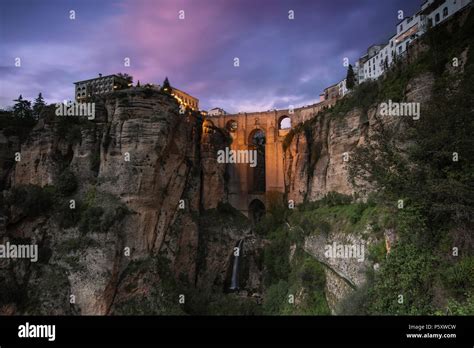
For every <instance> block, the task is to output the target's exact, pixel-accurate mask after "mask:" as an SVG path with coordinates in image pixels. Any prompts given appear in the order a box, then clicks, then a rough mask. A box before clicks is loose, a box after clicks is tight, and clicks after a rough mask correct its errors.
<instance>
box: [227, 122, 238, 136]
mask: <svg viewBox="0 0 474 348" xmlns="http://www.w3.org/2000/svg"><path fill="white" fill-rule="evenodd" d="M225 128H226V129H227V131H229V132H230V133H235V132H237V128H238V123H237V121H236V120H234V119H232V120H229V121H227V123H226V125H225Z"/></svg>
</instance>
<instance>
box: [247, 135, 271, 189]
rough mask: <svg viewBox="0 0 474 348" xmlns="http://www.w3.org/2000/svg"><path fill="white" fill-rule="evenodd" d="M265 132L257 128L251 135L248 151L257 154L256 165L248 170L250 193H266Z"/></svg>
mask: <svg viewBox="0 0 474 348" xmlns="http://www.w3.org/2000/svg"><path fill="white" fill-rule="evenodd" d="M265 143H266V137H265V132H264V131H263V130H262V129H260V128H256V129H254V130H253V131H252V132H250V134H249V138H248V142H247V144H248V150H249V152H250V151H252V152H253V154H255V155H256V156H255V158H256V163H255V164H256V165H254V166H251V165H249V168H248V171H247V173H248V176H247V182H248V193H252V194H255V193H265V191H266V168H265V167H266V166H265Z"/></svg>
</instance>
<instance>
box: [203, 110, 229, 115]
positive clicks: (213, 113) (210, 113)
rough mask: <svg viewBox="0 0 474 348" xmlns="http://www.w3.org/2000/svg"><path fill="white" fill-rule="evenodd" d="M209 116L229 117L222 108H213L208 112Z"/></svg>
mask: <svg viewBox="0 0 474 348" xmlns="http://www.w3.org/2000/svg"><path fill="white" fill-rule="evenodd" d="M207 114H208V115H209V116H220V115H227V112H226V111H225V110H224V109H222V108H213V109H211V110H209V111H208V112H207Z"/></svg>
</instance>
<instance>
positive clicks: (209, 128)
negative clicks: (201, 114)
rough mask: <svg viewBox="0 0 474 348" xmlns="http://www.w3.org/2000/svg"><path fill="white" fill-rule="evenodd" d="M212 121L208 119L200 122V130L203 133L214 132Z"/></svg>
mask: <svg viewBox="0 0 474 348" xmlns="http://www.w3.org/2000/svg"><path fill="white" fill-rule="evenodd" d="M214 129H215V126H214V123H213V122H212V121H210V120H205V121H204V122H203V124H202V130H203V132H204V133H214Z"/></svg>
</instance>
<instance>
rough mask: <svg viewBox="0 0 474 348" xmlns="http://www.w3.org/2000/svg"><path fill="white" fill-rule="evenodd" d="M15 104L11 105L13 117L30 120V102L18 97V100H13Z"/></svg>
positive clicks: (31, 115)
mask: <svg viewBox="0 0 474 348" xmlns="http://www.w3.org/2000/svg"><path fill="white" fill-rule="evenodd" d="M13 101H14V102H16V104H15V105H13V115H14V116H15V117H18V118H23V119H26V118H32V117H33V114H32V110H31V102H30V101H29V100H26V99H23V97H22V95H21V94H20V96H19V97H18V99H15V100H13Z"/></svg>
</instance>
